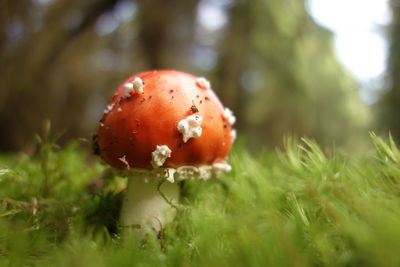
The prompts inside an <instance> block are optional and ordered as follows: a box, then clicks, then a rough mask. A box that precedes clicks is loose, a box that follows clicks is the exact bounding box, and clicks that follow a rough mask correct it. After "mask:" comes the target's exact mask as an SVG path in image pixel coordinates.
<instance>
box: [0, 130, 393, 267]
mask: <svg viewBox="0 0 400 267" xmlns="http://www.w3.org/2000/svg"><path fill="white" fill-rule="evenodd" d="M371 138H372V140H373V144H374V145H375V153H374V156H365V157H363V158H361V159H356V158H354V157H353V156H351V155H349V154H346V153H342V152H340V151H337V150H330V149H322V148H321V147H319V146H318V145H317V144H316V143H315V142H313V141H310V140H307V139H303V140H300V141H298V140H295V139H288V140H287V141H286V143H285V149H284V150H283V151H277V152H270V151H264V152H263V153H261V154H260V155H258V156H256V157H255V156H251V155H249V154H248V153H247V152H246V151H245V150H244V149H243V147H242V146H241V145H240V144H238V145H237V146H236V147H235V149H234V151H233V152H232V153H231V157H230V163H231V164H232V166H233V167H234V169H233V171H232V172H231V173H230V174H228V175H225V176H224V177H221V178H220V179H218V180H214V181H207V182H205V181H187V182H185V183H184V185H183V186H182V189H183V190H182V191H183V198H182V201H181V206H182V207H181V206H179V207H178V214H177V217H176V220H175V221H174V222H173V223H172V224H170V225H168V226H167V227H166V229H164V233H163V235H161V236H159V237H158V238H157V237H156V236H155V235H149V236H148V238H147V239H146V240H145V242H138V240H137V238H135V235H134V232H133V233H126V234H125V235H123V236H121V235H120V234H119V231H118V226H117V220H118V214H119V207H120V201H121V188H122V187H123V185H124V179H123V178H119V177H111V176H110V174H109V173H108V172H107V171H105V170H104V167H102V166H101V165H100V164H99V163H98V161H97V160H93V159H92V158H91V156H90V155H88V154H87V152H86V151H85V150H83V149H82V148H81V147H80V146H79V145H78V144H77V143H71V144H69V145H68V146H66V147H64V148H62V149H59V148H57V147H54V146H52V145H51V142H50V143H48V144H47V145H44V143H43V142H42V149H41V150H40V151H39V153H38V154H37V155H35V156H33V157H27V156H24V155H2V156H0V266H315V265H324V266H325V265H326V266H353V265H358V266H399V265H400V255H399V254H398V247H399V246H400V228H399V227H398V226H399V225H400V150H399V148H398V147H397V146H396V145H395V144H394V142H393V140H392V139H391V138H389V140H388V141H384V140H382V139H381V138H379V137H377V136H375V135H373V134H372V135H371ZM46 151H47V152H46ZM43 153H45V155H48V156H43ZM44 161H45V162H44ZM46 165H47V166H48V167H46V168H44V167H43V166H46ZM46 179H47V180H46ZM49 181H50V182H49ZM46 183H48V185H47V187H48V188H47V187H45V186H44V184H46ZM160 190H162V187H160Z"/></svg>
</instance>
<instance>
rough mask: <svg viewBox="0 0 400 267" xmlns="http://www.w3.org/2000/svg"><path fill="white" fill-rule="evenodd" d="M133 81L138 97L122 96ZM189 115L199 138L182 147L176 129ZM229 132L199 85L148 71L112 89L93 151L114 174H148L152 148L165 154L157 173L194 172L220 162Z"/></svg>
mask: <svg viewBox="0 0 400 267" xmlns="http://www.w3.org/2000/svg"><path fill="white" fill-rule="evenodd" d="M138 78H140V79H138ZM135 80H136V81H139V82H143V92H141V91H140V90H138V91H129V90H128V91H127V88H129V86H127V85H130V87H132V82H133V84H135V83H134V81H135ZM190 115H198V116H200V117H201V118H202V122H201V128H202V129H201V135H200V136H199V137H196V138H189V139H188V140H187V141H186V142H184V138H183V135H182V133H181V132H180V131H179V130H178V124H179V122H180V121H182V120H184V119H185V118H187V117H188V116H190ZM231 130H232V129H231V125H230V123H229V121H228V120H227V119H226V118H225V117H224V107H223V105H222V104H221V102H220V101H219V99H218V97H217V96H216V95H215V93H214V92H213V91H212V89H211V88H209V85H208V84H207V81H206V80H205V79H199V78H198V77H195V76H193V75H191V74H188V73H184V72H180V71H172V70H161V71H149V72H143V73H140V74H137V75H133V76H132V77H130V78H129V79H128V80H127V81H126V82H125V83H124V84H122V85H121V86H120V87H119V88H118V90H117V92H116V93H115V95H114V97H113V98H112V99H111V101H110V102H109V105H108V106H107V109H106V110H105V114H104V115H103V118H102V119H101V120H100V126H99V128H98V136H97V145H98V149H99V153H100V155H101V157H102V158H103V159H104V160H105V161H106V162H107V163H108V164H110V165H111V166H113V167H114V168H117V169H126V168H140V169H152V168H153V166H152V164H151V161H152V152H153V151H155V150H156V149H157V146H168V148H169V149H170V150H171V154H170V157H169V158H167V159H166V160H165V162H163V164H162V167H163V168H178V167H181V166H195V167H199V166H203V165H212V164H214V163H220V162H223V161H224V160H225V159H226V157H227V155H228V153H229V150H230V147H231V145H232V142H233V137H232V135H231Z"/></svg>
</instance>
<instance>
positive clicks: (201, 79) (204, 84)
mask: <svg viewBox="0 0 400 267" xmlns="http://www.w3.org/2000/svg"><path fill="white" fill-rule="evenodd" d="M196 84H197V85H199V86H200V87H203V88H204V89H210V88H211V84H210V82H209V81H208V80H207V79H206V78H204V77H198V78H197V79H196Z"/></svg>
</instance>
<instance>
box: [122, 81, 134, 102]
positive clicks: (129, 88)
mask: <svg viewBox="0 0 400 267" xmlns="http://www.w3.org/2000/svg"><path fill="white" fill-rule="evenodd" d="M132 91H133V83H126V84H124V97H126V98H129V97H131V92H132Z"/></svg>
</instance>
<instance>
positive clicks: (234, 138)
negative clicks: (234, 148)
mask: <svg viewBox="0 0 400 267" xmlns="http://www.w3.org/2000/svg"><path fill="white" fill-rule="evenodd" d="M236 136H237V132H236V130H235V129H232V130H231V137H232V143H233V142H235V140H236Z"/></svg>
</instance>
